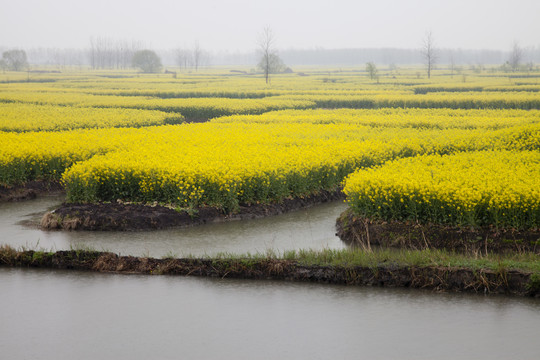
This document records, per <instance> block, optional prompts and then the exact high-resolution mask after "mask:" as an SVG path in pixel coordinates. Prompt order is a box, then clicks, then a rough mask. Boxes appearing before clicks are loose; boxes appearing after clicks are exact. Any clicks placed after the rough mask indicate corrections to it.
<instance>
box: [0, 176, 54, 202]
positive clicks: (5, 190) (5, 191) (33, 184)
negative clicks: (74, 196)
mask: <svg viewBox="0 0 540 360" xmlns="http://www.w3.org/2000/svg"><path fill="white" fill-rule="evenodd" d="M62 192H64V188H63V187H62V185H60V183H59V182H54V181H53V182H50V181H29V182H27V183H25V184H24V185H14V186H5V185H0V202H12V201H24V200H32V199H35V198H36V197H38V196H39V195H44V194H60V193H62Z"/></svg>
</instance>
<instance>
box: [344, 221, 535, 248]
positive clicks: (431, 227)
mask: <svg viewBox="0 0 540 360" xmlns="http://www.w3.org/2000/svg"><path fill="white" fill-rule="evenodd" d="M336 228H337V234H336V235H337V236H339V237H340V239H341V240H343V241H344V242H345V243H347V244H350V245H353V246H358V247H362V248H366V249H367V248H370V247H371V246H382V247H396V248H402V249H403V248H405V249H414V250H420V249H429V248H436V249H446V250H449V251H459V252H465V253H473V254H483V253H489V252H507V251H516V252H534V253H537V254H538V253H540V229H534V230H527V231H518V230H515V229H494V228H471V227H461V226H448V225H439V224H419V223H414V222H410V223H407V222H400V221H383V220H371V219H367V218H363V217H359V216H355V215H354V214H353V213H352V212H351V211H350V210H347V211H345V212H344V213H343V214H341V216H340V217H339V218H338V220H337V222H336Z"/></svg>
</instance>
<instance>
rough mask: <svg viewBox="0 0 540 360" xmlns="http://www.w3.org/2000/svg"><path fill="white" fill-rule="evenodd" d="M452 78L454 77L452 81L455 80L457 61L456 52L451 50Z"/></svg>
mask: <svg viewBox="0 0 540 360" xmlns="http://www.w3.org/2000/svg"><path fill="white" fill-rule="evenodd" d="M449 57H450V59H449V60H450V76H451V77H452V79H453V78H454V72H455V71H456V59H455V57H454V52H453V51H452V50H450V55H449Z"/></svg>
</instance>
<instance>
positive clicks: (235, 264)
mask: <svg viewBox="0 0 540 360" xmlns="http://www.w3.org/2000/svg"><path fill="white" fill-rule="evenodd" d="M0 266H11V267H39V268H52V269H74V270H87V271H97V272H112V273H122V274H153V275H163V274H168V275H195V276H209V277H219V278H225V277H228V278H244V279H273V280H287V281H303V282H317V283H329V284H347V285H364V286H383V287H410V288H425V289H432V290H437V291H464V292H476V293H503V294H513V295H521V296H536V297H539V296H540V283H539V281H538V279H537V277H535V276H534V274H531V273H526V272H521V271H514V270H509V271H503V272H495V271H491V270H472V269H465V268H451V267H440V266H439V267H436V266H426V267H414V266H413V267H407V266H397V265H384V264H382V265H379V266H375V267H359V266H356V267H353V266H350V267H343V266H317V265H313V266H306V265H301V264H298V263H297V262H295V261H291V260H278V259H261V260H253V259H153V258H138V257H133V256H118V255H116V254H113V253H107V252H93V251H57V252H54V253H45V252H34V251H16V250H13V249H11V248H6V247H4V248H0Z"/></svg>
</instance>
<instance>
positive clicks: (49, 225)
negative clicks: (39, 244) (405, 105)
mask: <svg viewBox="0 0 540 360" xmlns="http://www.w3.org/2000/svg"><path fill="white" fill-rule="evenodd" d="M343 198H344V196H343V193H342V192H341V190H336V191H321V192H319V193H318V194H315V195H311V196H306V197H303V198H293V199H285V200H283V201H282V202H280V203H275V204H255V205H244V206H240V208H239V209H238V211H237V212H236V213H234V214H225V213H224V212H223V211H222V210H220V209H217V208H211V207H203V208H199V209H197V210H196V211H194V212H188V211H176V210H174V209H171V208H168V207H165V206H161V205H155V206H150V205H141V204H125V203H95V204H92V203H90V204H68V203H64V204H62V205H61V206H60V207H59V208H58V209H56V210H54V211H51V212H48V213H46V214H45V215H44V216H43V218H42V220H41V227H42V228H43V229H48V230H54V229H62V230H103V231H136V230H155V229H166V228H172V227H179V226H193V225H201V224H206V223H211V222H221V221H231V220H242V219H254V218H260V217H265V216H272V215H279V214H282V213H286V212H290V211H295V210H299V209H303V208H307V207H309V206H312V205H315V204H321V203H325V202H329V201H334V200H338V199H343Z"/></svg>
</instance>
